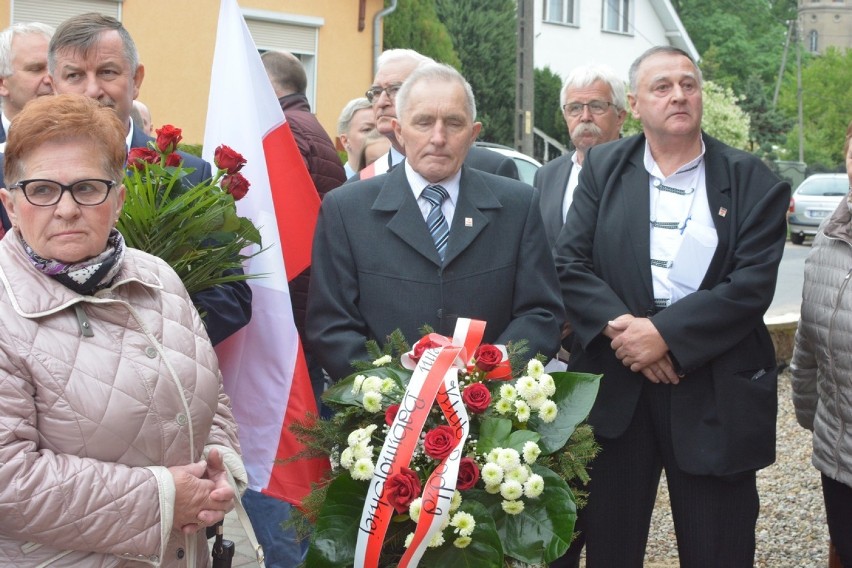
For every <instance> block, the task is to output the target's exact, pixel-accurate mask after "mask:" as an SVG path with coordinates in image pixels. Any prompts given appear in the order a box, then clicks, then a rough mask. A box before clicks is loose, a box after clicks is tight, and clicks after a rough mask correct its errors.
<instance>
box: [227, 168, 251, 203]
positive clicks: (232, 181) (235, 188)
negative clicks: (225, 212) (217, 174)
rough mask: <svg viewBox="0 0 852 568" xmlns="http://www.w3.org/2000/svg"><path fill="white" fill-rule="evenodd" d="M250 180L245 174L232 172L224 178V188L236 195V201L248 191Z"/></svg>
mask: <svg viewBox="0 0 852 568" xmlns="http://www.w3.org/2000/svg"><path fill="white" fill-rule="evenodd" d="M250 185H251V184H250V183H249V181H248V180H247V179H246V178H244V177H243V174H232V175H229V176H225V177H223V178H222V189H224V190H225V191H227V192H228V193H230V194H231V195H233V196H234V201H239V200H240V199H242V198H243V197H245V196H246V193H248V190H249V186H250Z"/></svg>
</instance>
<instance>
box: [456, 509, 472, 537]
mask: <svg viewBox="0 0 852 568" xmlns="http://www.w3.org/2000/svg"><path fill="white" fill-rule="evenodd" d="M450 526H452V527H455V531H453V532H455V533H456V534H458V535H461V536H470V535H471V534H472V533H473V528H474V527H475V526H476V520H475V519H474V518H473V515H471V514H470V513H465V512H463V511H460V512H458V513H456V514H455V515H453V519H452V520H451V521H450Z"/></svg>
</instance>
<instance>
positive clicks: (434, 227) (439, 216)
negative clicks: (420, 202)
mask: <svg viewBox="0 0 852 568" xmlns="http://www.w3.org/2000/svg"><path fill="white" fill-rule="evenodd" d="M421 195H422V196H423V197H424V198H425V199H426V200H427V201H428V202H429V203H431V204H432V209H431V210H429V215H428V216H427V217H426V226H427V227H429V234H430V235H432V240H433V241H435V248H436V249H438V256H440V257H441V262H443V261H444V253H445V252H446V251H447V241H448V240H449V239H450V226H449V225H448V224H447V219H446V218H445V217H444V212H443V211H441V203H443V201H444V200H445V199H447V198H448V197H449V196H450V194H449V193H447V190H446V189H444V188H443V187H441V186H440V185H427V186H426V188H425V189H424V190H423V193H421Z"/></svg>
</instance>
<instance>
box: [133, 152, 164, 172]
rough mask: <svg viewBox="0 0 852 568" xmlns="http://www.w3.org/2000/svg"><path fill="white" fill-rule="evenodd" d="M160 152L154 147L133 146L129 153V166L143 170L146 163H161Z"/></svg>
mask: <svg viewBox="0 0 852 568" xmlns="http://www.w3.org/2000/svg"><path fill="white" fill-rule="evenodd" d="M159 163H160V154H159V153H158V152H157V151H156V150H154V149H153V148H131V149H130V152H129V153H128V154H127V167H128V168H130V169H133V170H139V171H142V170H144V169H145V164H159Z"/></svg>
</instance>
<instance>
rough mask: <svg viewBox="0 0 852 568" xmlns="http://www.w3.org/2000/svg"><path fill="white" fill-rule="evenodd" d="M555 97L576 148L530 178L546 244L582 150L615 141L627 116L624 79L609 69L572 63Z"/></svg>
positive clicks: (563, 211)
mask: <svg viewBox="0 0 852 568" xmlns="http://www.w3.org/2000/svg"><path fill="white" fill-rule="evenodd" d="M559 99H560V100H559V104H560V106H561V108H562V116H563V117H564V118H565V125H566V126H567V127H568V135H569V136H570V137H571V142H572V143H573V144H574V148H575V150H574V152H572V153H570V154H565V155H564V156H560V157H558V158H555V159H553V160H550V161H549V162H548V163H546V164H545V165H544V166H542V167H541V168H539V169H538V171H537V172H536V174H535V178H534V180H533V185H534V186H535V187H536V188H538V190H539V191H540V192H541V218H542V220H543V221H544V231H545V233H547V240H548V242H549V243H550V246H551V247H552V246H553V245H554V244H555V243H556V238H557V237H558V236H559V231H561V230H562V225H563V224H564V222H565V215H567V214H568V207H570V206H571V201H572V199H573V194H574V189H575V188H576V187H577V181H578V179H579V177H580V170H582V169H583V159H584V158H585V156H586V151H588V149H589V148H591V147H592V146H596V145H598V144H602V143H604V142H610V141H612V140H617V139H618V135H619V133H620V132H621V125H622V124H624V119H625V118H627V110H626V109H627V97H626V95H625V93H624V82H623V81H622V80H621V79H619V78H618V76H617V75H616V74H615V73H614V72H613V71H612V70H610V69H609V68H608V67H604V66H584V67H577V68H576V69H574V70H573V71H571V73H570V74H569V75H568V78H567V79H565V83H564V84H563V85H562V91H561V93H560V96H559Z"/></svg>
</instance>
